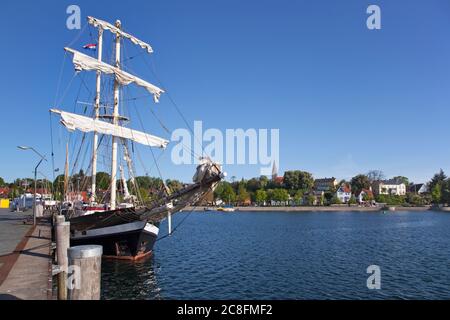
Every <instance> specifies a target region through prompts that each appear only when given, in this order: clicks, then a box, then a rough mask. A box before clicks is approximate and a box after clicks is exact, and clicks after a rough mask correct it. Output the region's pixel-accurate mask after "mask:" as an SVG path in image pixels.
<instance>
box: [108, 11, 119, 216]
mask: <svg viewBox="0 0 450 320" xmlns="http://www.w3.org/2000/svg"><path fill="white" fill-rule="evenodd" d="M115 26H116V28H117V29H119V30H120V29H121V23H120V20H117V21H116V23H115ZM120 38H121V37H120V33H119V32H117V33H116V68H117V69H119V70H120ZM119 89H120V84H119V81H118V80H117V77H116V79H115V80H114V112H113V124H114V125H116V126H117V125H118V124H119ZM116 175H117V137H115V136H112V160H111V197H110V210H115V209H116V191H117V190H116V189H117V182H116Z"/></svg>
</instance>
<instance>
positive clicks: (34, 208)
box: [17, 146, 47, 226]
mask: <svg viewBox="0 0 450 320" xmlns="http://www.w3.org/2000/svg"><path fill="white" fill-rule="evenodd" d="M17 148H19V149H20V150H32V151H34V153H36V154H37V155H38V156H39V157H40V158H41V160H39V162H38V164H37V165H36V167H35V168H34V201H33V225H34V226H35V225H36V189H37V170H38V168H39V166H40V165H41V163H42V161H43V160H45V161H47V159H45V156H43V155H42V154H40V153H39V152H37V151H36V150H35V149H34V148H32V147H27V146H18V147H17Z"/></svg>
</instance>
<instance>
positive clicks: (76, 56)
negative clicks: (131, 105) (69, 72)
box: [64, 48, 164, 102]
mask: <svg viewBox="0 0 450 320" xmlns="http://www.w3.org/2000/svg"><path fill="white" fill-rule="evenodd" d="M64 50H66V51H67V52H70V53H72V54H73V64H74V66H75V70H77V71H82V70H87V71H89V70H95V71H100V72H103V73H106V74H114V75H115V76H116V80H117V81H118V82H119V83H120V84H121V85H128V84H130V83H135V84H136V85H138V86H140V87H143V88H145V89H146V90H147V91H148V92H150V93H151V94H153V99H154V100H155V102H159V98H160V96H161V93H164V90H162V89H160V88H158V87H157V86H155V85H153V84H151V83H149V82H147V81H144V80H142V79H140V78H138V77H136V76H133V75H131V74H129V73H128V72H125V71H123V70H120V69H119V68H116V67H113V66H111V65H109V64H107V63H105V62H101V61H98V60H97V59H94V58H92V57H90V56H88V55H85V54H83V53H81V52H78V51H76V50H73V49H70V48H64Z"/></svg>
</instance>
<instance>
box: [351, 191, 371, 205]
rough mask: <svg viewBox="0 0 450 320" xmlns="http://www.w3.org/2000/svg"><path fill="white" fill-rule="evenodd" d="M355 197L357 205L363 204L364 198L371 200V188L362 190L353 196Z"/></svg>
mask: <svg viewBox="0 0 450 320" xmlns="http://www.w3.org/2000/svg"><path fill="white" fill-rule="evenodd" d="M355 196H356V200H357V201H358V203H360V204H361V203H365V202H366V201H364V198H370V199H373V198H374V197H373V192H372V188H370V189H362V190H361V191H359V192H357V193H356V194H355Z"/></svg>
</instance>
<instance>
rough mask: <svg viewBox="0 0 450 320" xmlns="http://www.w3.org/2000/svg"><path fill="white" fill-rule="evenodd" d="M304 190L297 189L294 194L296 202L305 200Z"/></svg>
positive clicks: (299, 202)
mask: <svg viewBox="0 0 450 320" xmlns="http://www.w3.org/2000/svg"><path fill="white" fill-rule="evenodd" d="M303 194H304V192H303V190H297V191H296V192H295V194H294V201H295V203H296V204H301V203H302V201H303Z"/></svg>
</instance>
